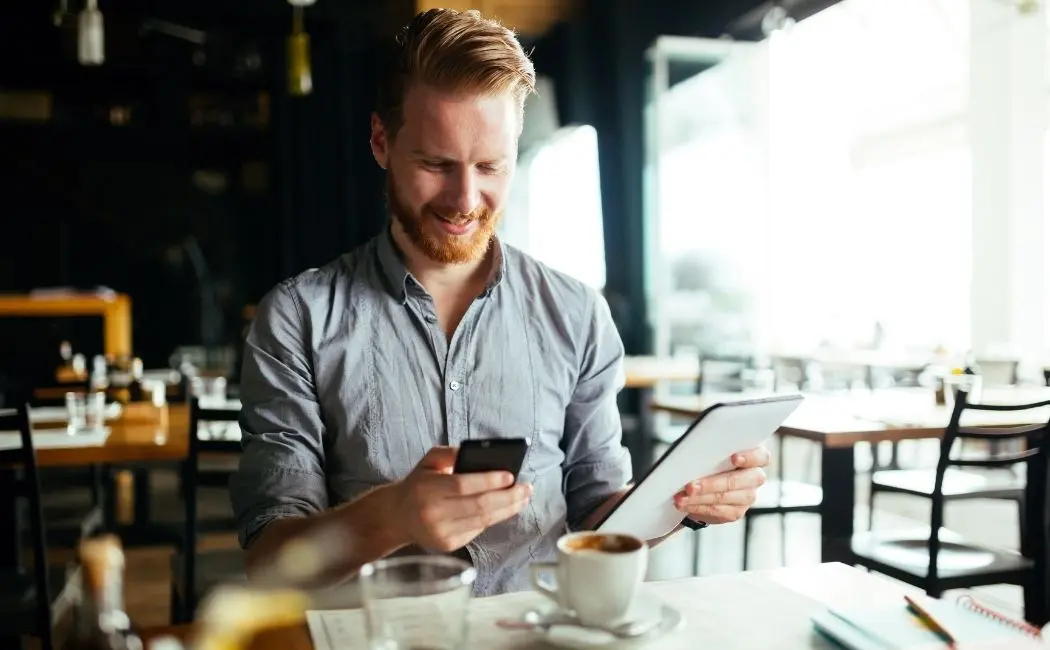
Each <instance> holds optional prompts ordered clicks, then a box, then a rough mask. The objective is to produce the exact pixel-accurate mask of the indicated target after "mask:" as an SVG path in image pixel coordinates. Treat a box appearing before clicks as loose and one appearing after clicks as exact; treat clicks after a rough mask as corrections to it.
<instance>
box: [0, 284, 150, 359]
mask: <svg viewBox="0 0 1050 650" xmlns="http://www.w3.org/2000/svg"><path fill="white" fill-rule="evenodd" d="M5 316H53V317H62V316H101V317H102V333H103V334H102V335H103V342H102V345H103V352H104V353H105V354H107V355H111V356H112V358H114V359H116V358H119V357H121V356H129V357H130V356H131V354H132V347H131V298H130V297H128V296H127V295H125V294H122V293H118V294H114V295H110V296H100V295H96V294H88V293H85V294H66V295H41V296H32V295H0V318H3V317H5Z"/></svg>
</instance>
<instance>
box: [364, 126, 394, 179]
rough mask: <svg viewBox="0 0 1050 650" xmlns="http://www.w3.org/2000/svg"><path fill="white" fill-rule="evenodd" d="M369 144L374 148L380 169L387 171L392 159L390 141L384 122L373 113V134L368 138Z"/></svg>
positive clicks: (374, 155) (373, 152) (373, 154)
mask: <svg viewBox="0 0 1050 650" xmlns="http://www.w3.org/2000/svg"><path fill="white" fill-rule="evenodd" d="M368 143H369V144H370V145H371V146H372V156H373V157H374V158H375V159H376V162H377V163H379V166H380V167H382V168H383V169H386V168H387V164H388V159H389V157H390V141H389V138H388V137H387V132H386V127H385V126H383V120H381V119H379V115H378V114H376V113H372V134H371V136H369V138H368Z"/></svg>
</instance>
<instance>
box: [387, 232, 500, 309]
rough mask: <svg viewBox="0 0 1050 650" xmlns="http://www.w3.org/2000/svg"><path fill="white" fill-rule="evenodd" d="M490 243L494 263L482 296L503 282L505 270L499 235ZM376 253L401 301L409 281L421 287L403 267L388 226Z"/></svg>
mask: <svg viewBox="0 0 1050 650" xmlns="http://www.w3.org/2000/svg"><path fill="white" fill-rule="evenodd" d="M491 245H492V246H493V247H494V248H495V251H494V252H495V255H496V263H495V264H494V265H493V269H492V275H491V276H490V277H489V281H488V284H487V285H486V287H485V291H484V292H482V294H481V295H482V297H486V298H487V297H488V296H489V295H491V294H492V292H493V291H495V289H496V287H498V286H499V285H500V284H502V283H503V277H504V276H505V275H506V271H507V256H506V254H505V251H504V246H503V242H502V241H500V238H499V237H497V236H493V237H492V244H491ZM376 255H377V257H378V258H379V267H380V269H381V271H382V273H383V277H384V279H385V280H386V282H387V285H388V288H389V289H390V292H391V294H392V295H393V296H394V297H395V298H397V299H398V300H400V301H401V302H404V301H405V300H406V299H407V296H408V286H409V283H412V284H414V285H415V286H417V287H419V288H420V289H422V288H423V287H422V285H421V284H419V281H418V280H416V279H415V277H413V276H412V274H411V273H410V272H409V271H408V269H407V268H406V267H405V263H404V262H403V261H402V259H401V253H400V252H399V251H398V250H397V245H396V244H394V237H393V235H392V234H391V232H390V228H389V226H388V227H387V228H384V229H383V232H382V234H380V235H379V237H378V242H377V244H376Z"/></svg>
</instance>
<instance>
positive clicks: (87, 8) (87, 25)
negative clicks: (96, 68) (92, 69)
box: [77, 0, 106, 65]
mask: <svg viewBox="0 0 1050 650" xmlns="http://www.w3.org/2000/svg"><path fill="white" fill-rule="evenodd" d="M77 60H78V61H80V64H81V65H102V63H103V62H104V61H105V60H106V35H105V29H104V28H103V24H102V12H101V11H99V10H98V0H86V2H85V4H84V9H83V10H82V11H81V12H80V15H79V16H78V17H77Z"/></svg>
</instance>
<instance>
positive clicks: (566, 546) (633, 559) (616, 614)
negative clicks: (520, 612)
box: [531, 531, 649, 627]
mask: <svg viewBox="0 0 1050 650" xmlns="http://www.w3.org/2000/svg"><path fill="white" fill-rule="evenodd" d="M557 549H558V550H557V553H558V561H557V562H540V563H536V564H533V565H532V567H531V572H532V586H533V587H534V588H535V589H536V590H537V591H538V592H540V593H541V594H543V595H544V596H547V597H548V598H550V599H551V600H553V601H554V602H556V603H557V604H558V606H559V607H561V608H562V609H566V610H571V611H572V612H574V613H575V614H576V617H577V618H578V619H579V620H580V622H581V623H583V624H584V625H588V626H593V627H611V626H613V625H616V624H617V623H619V622H621V621H623V619H624V618H625V617H626V615H627V614H628V610H629V609H630V607H631V603H632V602H634V598H635V595H636V594H637V592H638V587H639V585H641V583H642V582H643V581H644V580H645V572H646V570H647V569H648V564H649V546H648V545H647V544H646V543H645V542H644V541H643V540H641V539H639V538H637V537H633V536H631V535H623V534H613V533H597V532H594V531H583V532H578V533H570V534H568V535H563V536H562V537H561V538H560V539H559V540H558V545H557ZM549 575H553V577H554V583H553V584H550V583H549V582H548V580H546V579H545V578H546V576H549Z"/></svg>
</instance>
